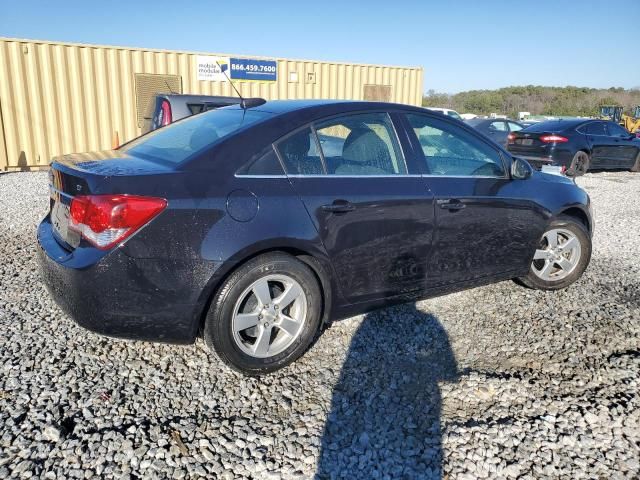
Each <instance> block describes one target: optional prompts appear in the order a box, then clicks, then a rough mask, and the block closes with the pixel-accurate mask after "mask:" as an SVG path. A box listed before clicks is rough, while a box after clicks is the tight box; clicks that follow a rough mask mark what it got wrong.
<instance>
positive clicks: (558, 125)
mask: <svg viewBox="0 0 640 480" xmlns="http://www.w3.org/2000/svg"><path fill="white" fill-rule="evenodd" d="M592 121H594V120H589V119H588V118H571V119H561V120H546V121H544V122H538V123H534V124H533V125H531V126H529V127H527V131H529V132H541V131H545V130H555V131H558V132H561V131H564V130H567V129H569V128H574V127H577V126H579V125H582V124H585V123H589V122H592Z"/></svg>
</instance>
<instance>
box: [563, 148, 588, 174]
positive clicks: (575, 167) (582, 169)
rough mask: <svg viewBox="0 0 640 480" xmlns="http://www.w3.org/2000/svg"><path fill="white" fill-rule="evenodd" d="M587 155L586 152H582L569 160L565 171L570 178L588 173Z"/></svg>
mask: <svg viewBox="0 0 640 480" xmlns="http://www.w3.org/2000/svg"><path fill="white" fill-rule="evenodd" d="M589 164H590V159H589V154H588V153H587V152H583V151H582V150H581V151H579V152H576V154H575V155H574V156H573V159H572V160H571V165H570V166H569V169H568V170H567V175H569V176H571V177H579V176H580V175H584V174H585V173H587V171H589Z"/></svg>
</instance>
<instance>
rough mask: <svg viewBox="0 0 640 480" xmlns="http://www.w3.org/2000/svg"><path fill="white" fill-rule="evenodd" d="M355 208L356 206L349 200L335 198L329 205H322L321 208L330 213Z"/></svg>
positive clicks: (344, 211)
mask: <svg viewBox="0 0 640 480" xmlns="http://www.w3.org/2000/svg"><path fill="white" fill-rule="evenodd" d="M355 209H356V206H355V205H354V204H353V203H351V202H347V201H346V200H335V201H334V202H333V203H330V204H329V205H322V210H324V211H325V212H331V213H347V212H351V211H352V210H355Z"/></svg>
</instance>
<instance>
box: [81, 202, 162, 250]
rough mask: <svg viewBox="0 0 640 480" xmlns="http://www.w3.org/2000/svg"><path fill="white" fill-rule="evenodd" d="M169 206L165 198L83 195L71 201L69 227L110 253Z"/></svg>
mask: <svg viewBox="0 0 640 480" xmlns="http://www.w3.org/2000/svg"><path fill="white" fill-rule="evenodd" d="M166 206H167V201H166V200H165V199H164V198H155V197H138V196H135V195H79V196H77V197H75V198H74V199H73V200H72V201H71V210H70V217H71V218H70V224H69V226H70V227H71V228H73V229H74V230H76V231H78V232H80V233H81V234H82V236H83V237H84V238H85V239H86V240H87V241H88V242H89V243H91V244H92V245H94V246H96V247H98V248H100V249H103V250H107V249H109V248H111V247H113V246H114V245H116V244H117V243H120V242H122V241H123V240H124V239H125V238H127V237H128V236H130V235H131V234H133V233H134V232H135V231H136V230H138V229H139V228H140V227H142V226H143V225H145V224H146V223H147V222H149V220H151V219H152V218H153V217H155V216H156V215H157V214H159V213H160V212H161V211H162V210H164V209H165V207H166Z"/></svg>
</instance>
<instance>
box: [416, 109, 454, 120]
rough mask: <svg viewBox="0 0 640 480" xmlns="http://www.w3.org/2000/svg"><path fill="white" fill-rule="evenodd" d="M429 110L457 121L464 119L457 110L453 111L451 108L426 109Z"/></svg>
mask: <svg viewBox="0 0 640 480" xmlns="http://www.w3.org/2000/svg"><path fill="white" fill-rule="evenodd" d="M425 108H426V109H427V110H432V111H434V112H440V113H442V114H444V115H447V116H449V117H453V118H455V119H456V120H460V121H462V117H461V116H460V114H459V113H458V112H456V111H455V110H451V109H450V108H435V107H425Z"/></svg>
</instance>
